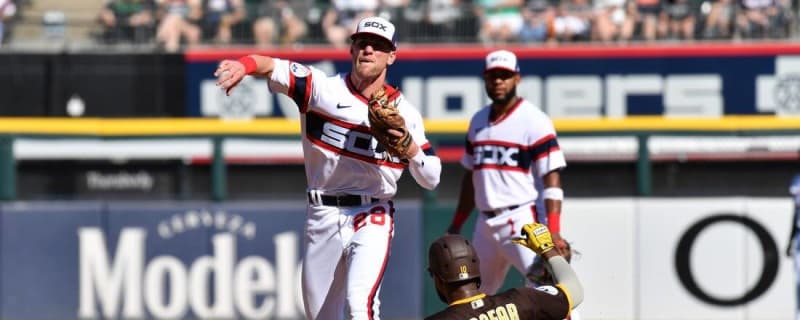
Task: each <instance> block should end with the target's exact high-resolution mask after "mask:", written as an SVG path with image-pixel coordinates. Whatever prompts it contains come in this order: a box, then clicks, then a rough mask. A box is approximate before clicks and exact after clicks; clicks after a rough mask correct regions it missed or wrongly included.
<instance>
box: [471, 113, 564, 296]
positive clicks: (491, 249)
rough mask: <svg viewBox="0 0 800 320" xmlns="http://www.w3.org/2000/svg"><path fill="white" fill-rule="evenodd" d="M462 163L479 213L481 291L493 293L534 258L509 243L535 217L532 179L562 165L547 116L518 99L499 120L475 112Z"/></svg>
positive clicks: (477, 240)
mask: <svg viewBox="0 0 800 320" xmlns="http://www.w3.org/2000/svg"><path fill="white" fill-rule="evenodd" d="M466 143H467V145H466V153H465V154H464V157H463V158H462V159H461V164H462V165H463V166H464V167H465V168H467V169H468V170H472V182H473V186H474V189H475V206H476V207H477V208H478V210H479V211H480V212H481V213H480V214H479V215H478V220H477V221H476V223H475V233H474V235H473V240H472V244H473V246H475V250H476V252H477V253H478V256H479V257H480V269H481V290H482V291H483V292H486V293H488V294H494V293H496V292H497V290H498V289H499V288H500V287H501V286H502V284H503V281H504V280H505V277H506V273H508V269H509V268H510V267H511V266H514V267H515V268H516V269H517V270H518V271H519V272H520V273H521V274H525V273H526V272H527V271H528V268H529V267H530V265H531V264H532V263H533V259H534V257H535V256H536V254H535V253H534V252H533V251H531V250H529V249H527V248H525V247H523V246H520V245H516V244H514V243H512V242H511V238H512V237H514V236H519V235H520V234H521V233H520V231H521V229H522V226H523V225H525V224H529V223H533V222H541V223H544V222H543V221H540V219H539V218H537V216H536V215H537V208H536V200H537V198H538V191H537V189H536V187H535V180H540V178H541V177H542V176H544V175H546V174H547V173H549V172H551V171H554V170H560V169H561V168H564V167H565V166H566V160H565V159H564V154H563V153H562V152H561V149H560V148H559V146H558V141H557V139H556V132H555V128H554V126H553V123H552V121H551V120H550V117H548V116H547V115H546V114H545V113H544V112H542V111H541V110H540V109H539V108H537V107H536V106H534V105H533V104H531V103H530V102H528V101H526V100H524V99H520V100H519V101H518V102H517V104H516V105H514V106H513V107H512V108H511V110H509V111H508V113H506V114H505V116H504V117H503V118H500V119H493V118H492V115H491V106H486V107H484V108H482V109H481V110H479V111H478V112H477V113H476V114H475V115H474V116H473V117H472V119H471V121H470V125H469V131H468V132H467V141H466Z"/></svg>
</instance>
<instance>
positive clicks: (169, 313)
mask: <svg viewBox="0 0 800 320" xmlns="http://www.w3.org/2000/svg"><path fill="white" fill-rule="evenodd" d="M420 210H421V209H420V207H419V206H418V205H417V204H416V203H405V204H404V203H402V202H401V203H398V211H401V212H403V216H402V219H398V220H397V221H396V228H397V229H398V230H403V232H402V235H401V234H400V232H398V234H397V235H398V237H397V238H396V239H395V240H396V241H397V242H396V243H395V244H394V245H393V247H392V250H393V252H392V257H391V258H390V261H389V266H387V274H386V277H385V278H384V284H383V289H384V290H382V292H381V299H382V303H381V311H382V316H383V318H386V319H403V318H405V319H409V318H417V317H419V315H420V314H421V312H422V311H421V301H413V299H411V300H409V299H408V297H410V296H417V295H418V294H419V292H420V291H421V286H422V284H421V281H422V280H421V279H422V270H423V267H424V266H423V263H422V262H421V261H420V259H421V258H420V255H419V254H418V253H419V252H420V250H421V249H420V248H421V240H420V239H421V236H420V234H419V232H420V231H419V230H420V228H419V226H418V224H419V223H420V222H419V219H420V217H421V211H420ZM0 216H1V217H2V221H3V223H2V228H3V234H2V235H3V246H2V250H0V253H2V268H1V269H0V275H2V282H0V286H2V292H3V293H4V295H3V296H2V297H0V299H2V305H0V312H2V315H0V318H2V319H53V320H55V319H75V318H79V319H301V318H303V302H302V301H303V300H302V293H301V291H300V288H301V286H300V270H301V259H302V256H303V236H302V234H303V231H302V230H303V226H304V223H305V204H304V203H303V202H302V201H294V202H286V201H283V202H247V203H236V202H230V203H225V204H209V203H199V202H198V203H195V202H164V203H158V202H156V203H149V202H110V203H105V202H68V203H50V202H43V203H24V204H22V203H18V204H11V205H7V206H3V207H2V211H0ZM393 270H403V273H398V272H395V271H393Z"/></svg>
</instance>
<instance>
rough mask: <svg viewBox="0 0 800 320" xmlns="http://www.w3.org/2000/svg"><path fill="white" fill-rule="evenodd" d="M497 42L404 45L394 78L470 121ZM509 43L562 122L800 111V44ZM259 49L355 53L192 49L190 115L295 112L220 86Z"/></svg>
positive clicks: (422, 99)
mask: <svg viewBox="0 0 800 320" xmlns="http://www.w3.org/2000/svg"><path fill="white" fill-rule="evenodd" d="M494 49H496V48H482V47H413V48H402V47H401V48H399V49H398V52H397V57H398V59H397V61H396V62H395V63H394V64H393V65H392V66H390V68H389V72H388V75H387V81H388V82H389V83H391V84H393V85H396V86H399V87H400V88H401V89H402V91H403V93H404V96H405V97H406V99H407V100H408V101H410V102H411V103H412V104H414V105H415V106H417V107H418V108H419V109H420V111H421V112H422V114H423V116H424V117H425V118H426V119H435V120H442V119H469V118H470V116H471V115H472V114H473V113H474V112H475V111H476V110H477V109H478V108H480V107H482V106H483V105H484V104H485V103H486V102H487V101H488V99H487V98H486V96H485V94H484V89H483V79H482V71H483V65H484V58H485V55H486V54H487V53H488V52H490V51H491V50H494ZM506 49H509V50H512V51H514V52H515V53H516V54H517V56H518V57H519V65H520V69H521V72H522V82H521V83H520V85H519V87H518V93H519V94H520V95H521V96H523V97H525V98H527V99H528V100H529V101H531V102H533V103H534V104H535V105H538V106H540V107H541V108H542V109H543V110H545V111H546V112H547V113H548V114H549V115H550V116H551V117H553V118H555V119H561V118H582V119H586V118H589V119H596V118H612V119H613V118H625V117H628V116H642V115H648V116H653V115H655V116H665V117H701V118H717V117H721V116H726V115H797V114H799V113H800V104H798V102H797V99H795V98H794V96H795V94H794V93H793V92H794V90H795V88H796V87H797V83H798V82H797V81H796V79H798V74H800V46H798V45H796V44H786V43H772V44H770V43H754V44H702V45H653V46H625V47H599V46H577V47H561V48H541V47H530V46H525V47H507V48H506ZM251 53H259V54H264V55H270V56H274V57H279V58H283V59H290V60H293V61H297V62H300V63H305V64H312V65H314V66H315V67H317V68H319V69H321V70H323V71H325V72H326V73H327V74H331V75H332V74H335V73H344V72H349V71H350V57H349V55H348V53H347V51H346V50H341V49H330V48H304V49H303V50H297V51H291V50H290V51H282V50H256V49H250V48H245V49H222V50H214V49H197V50H190V51H187V53H186V54H185V58H186V68H185V70H186V90H187V91H186V92H187V95H186V107H187V109H186V113H187V115H190V116H212V117H216V116H223V117H233V118H236V117H253V116H257V117H287V118H296V116H297V114H298V112H297V109H296V107H294V103H293V102H292V100H291V99H289V98H286V97H277V98H276V97H274V96H273V95H271V94H270V93H269V92H268V91H267V86H266V82H265V81H264V80H255V79H253V78H247V79H245V81H243V82H242V83H241V84H240V85H239V87H238V88H237V89H235V90H234V92H233V93H232V95H231V96H230V97H225V96H224V94H223V93H222V92H221V91H220V90H219V89H218V87H216V85H215V79H214V77H213V72H214V70H215V68H216V66H217V64H218V63H219V61H221V60H222V59H225V58H229V59H230V58H238V57H240V56H242V55H246V54H251ZM236 91H238V92H236Z"/></svg>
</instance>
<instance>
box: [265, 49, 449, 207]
mask: <svg viewBox="0 0 800 320" xmlns="http://www.w3.org/2000/svg"><path fill="white" fill-rule="evenodd" d="M273 61H274V62H275V68H274V70H273V71H272V76H271V77H270V79H269V86H270V90H271V91H272V92H276V93H283V94H286V95H287V96H289V97H290V98H292V99H293V100H294V101H295V103H296V104H297V106H298V107H299V108H300V113H301V116H300V119H301V123H302V137H303V139H302V143H303V157H304V161H305V170H306V179H307V180H308V181H307V183H308V188H309V190H320V191H322V192H323V193H326V194H345V193H346V194H355V195H367V196H370V197H373V198H379V199H387V198H391V197H392V196H394V194H395V193H396V192H397V180H398V179H400V176H401V175H402V173H403V170H404V169H405V167H406V166H407V165H406V164H404V163H403V162H401V161H399V160H398V159H396V158H391V159H387V153H386V152H385V151H384V150H383V148H382V147H380V146H379V145H378V142H377V140H375V139H374V138H373V137H372V135H371V134H370V131H369V121H368V119H367V101H368V100H369V99H368V98H367V97H364V96H363V95H361V94H360V93H359V92H358V91H357V90H356V89H354V87H353V85H352V84H351V83H350V80H349V75H348V74H337V75H334V76H328V75H326V74H325V73H324V72H322V71H321V70H318V69H315V68H313V67H310V66H305V65H302V64H299V63H296V62H292V61H288V60H283V59H276V58H273ZM385 89H386V94H387V95H388V96H389V99H390V100H393V101H397V102H398V109H399V111H400V114H401V115H402V116H403V118H404V119H405V122H406V126H407V127H408V130H409V132H410V134H411V137H412V138H413V139H414V141H415V142H416V143H417V145H419V146H420V148H421V149H422V152H425V153H426V154H432V153H433V149H432V148H431V145H430V143H429V142H428V139H427V138H426V137H425V132H424V127H423V122H422V116H421V115H420V113H419V111H417V109H415V108H414V107H413V106H412V105H411V104H410V103H408V102H407V101H406V100H405V99H404V98H403V95H402V94H401V93H400V91H399V90H397V89H395V88H393V87H391V86H388V85H387V86H385Z"/></svg>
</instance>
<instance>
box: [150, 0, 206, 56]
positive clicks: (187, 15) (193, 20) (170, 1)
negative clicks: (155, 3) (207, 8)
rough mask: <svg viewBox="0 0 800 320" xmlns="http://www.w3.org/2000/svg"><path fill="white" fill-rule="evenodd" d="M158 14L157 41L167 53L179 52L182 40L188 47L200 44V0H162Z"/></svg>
mask: <svg viewBox="0 0 800 320" xmlns="http://www.w3.org/2000/svg"><path fill="white" fill-rule="evenodd" d="M158 12H159V17H160V19H159V20H160V23H159V25H158V29H157V31H156V39H157V40H158V42H159V43H160V44H162V45H163V46H164V49H165V50H166V51H167V52H176V51H178V50H179V49H180V45H181V40H182V39H183V40H184V41H185V42H186V43H187V44H188V45H196V44H198V43H200V36H201V34H200V27H199V26H198V25H197V22H198V21H200V18H201V17H202V15H203V12H202V8H201V7H200V0H160V3H159V10H158Z"/></svg>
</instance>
